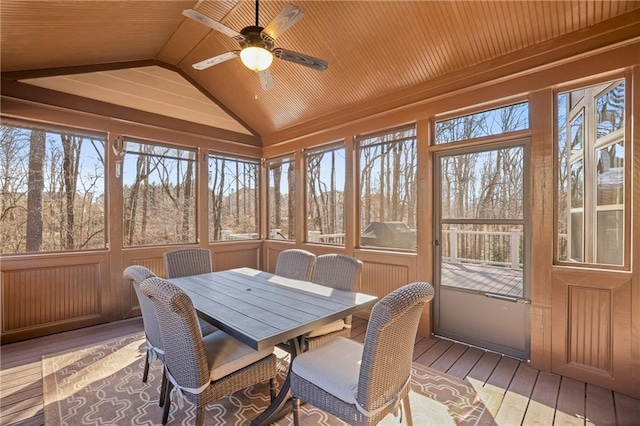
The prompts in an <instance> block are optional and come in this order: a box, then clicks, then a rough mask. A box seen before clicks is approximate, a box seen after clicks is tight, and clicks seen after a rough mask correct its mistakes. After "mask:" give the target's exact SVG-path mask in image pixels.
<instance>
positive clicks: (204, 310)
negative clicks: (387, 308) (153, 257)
mask: <svg viewBox="0 0 640 426" xmlns="http://www.w3.org/2000/svg"><path fill="white" fill-rule="evenodd" d="M169 281H171V282H172V283H173V284H175V285H177V286H178V287H180V288H181V289H182V290H183V291H184V292H185V293H187V295H188V296H189V297H190V298H191V300H192V302H193V305H194V307H195V309H196V311H197V313H198V316H199V317H200V318H202V319H204V320H206V321H207V322H209V323H211V324H213V325H214V326H216V327H218V328H219V329H220V330H222V331H224V332H225V333H227V334H229V335H231V336H233V337H235V338H236V339H238V340H240V341H241V342H243V343H245V344H246V345H248V346H250V347H252V348H254V349H255V350H262V349H265V348H269V347H274V346H277V345H281V344H283V343H285V342H286V343H287V344H288V346H287V349H288V351H289V353H290V362H289V369H288V370H287V375H286V378H285V381H284V383H283V385H282V387H281V389H280V390H279V392H278V395H277V396H276V398H275V399H274V401H273V402H272V403H271V404H270V405H269V406H268V407H267V408H266V409H265V410H264V411H263V412H262V413H261V414H260V415H259V416H258V417H256V418H255V419H253V421H252V422H251V424H252V425H268V424H271V423H273V422H275V421H276V420H278V419H279V418H281V417H282V416H284V415H285V414H286V413H287V412H288V411H289V410H290V404H288V403H287V402H288V400H289V397H290V392H289V391H290V367H291V363H292V362H293V359H294V358H295V357H296V356H297V355H298V354H299V353H300V352H301V351H302V350H303V347H304V345H303V344H302V343H303V338H304V335H305V334H306V333H308V332H310V331H312V330H315V329H317V328H319V327H321V326H323V325H327V324H329V323H331V322H333V321H335V320H338V319H343V318H345V317H346V316H348V315H352V314H355V313H356V312H359V311H361V310H364V309H367V308H369V307H371V306H372V305H373V304H374V303H375V302H376V301H377V297H376V296H373V295H369V294H363V293H358V292H351V291H344V290H337V289H334V288H331V287H328V286H324V285H320V284H315V283H312V282H309V281H301V280H295V279H291V278H285V277H281V276H278V275H275V274H272V273H269V272H264V271H260V270H257V269H253V268H236V269H230V270H225V271H217V272H211V273H206V274H200V275H191V276H184V277H179V278H171V279H169Z"/></svg>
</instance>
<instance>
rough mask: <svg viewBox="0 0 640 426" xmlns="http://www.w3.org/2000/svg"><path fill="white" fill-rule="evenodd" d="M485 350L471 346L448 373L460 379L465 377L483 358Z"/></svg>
mask: <svg viewBox="0 0 640 426" xmlns="http://www.w3.org/2000/svg"><path fill="white" fill-rule="evenodd" d="M483 354H484V351H482V350H480V349H478V348H473V347H469V348H468V349H467V350H466V351H465V352H464V353H463V354H462V356H461V357H460V358H458V360H457V361H456V362H455V364H453V365H452V366H451V368H449V369H448V370H447V374H450V375H452V376H454V377H457V378H459V379H464V378H465V377H467V374H469V372H470V371H471V369H472V368H473V367H474V366H475V365H476V363H477V362H478V361H479V360H480V358H482V355H483Z"/></svg>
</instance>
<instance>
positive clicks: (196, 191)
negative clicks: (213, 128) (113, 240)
mask: <svg viewBox="0 0 640 426" xmlns="http://www.w3.org/2000/svg"><path fill="white" fill-rule="evenodd" d="M119 139H120V143H121V146H120V148H121V149H120V152H118V156H119V160H118V162H117V163H116V166H115V167H120V174H119V176H117V179H118V180H119V188H120V191H121V197H122V213H123V214H122V236H121V238H122V249H123V250H129V249H137V248H144V247H162V246H181V245H193V244H197V243H199V242H200V238H199V235H200V229H199V220H198V217H199V212H198V210H199V196H198V195H199V185H200V183H199V178H198V175H199V167H200V164H199V161H198V158H199V154H200V149H199V148H197V147H190V146H184V145H180V144H178V143H176V144H172V143H170V142H165V141H156V140H151V139H145V138H140V137H137V136H129V135H126V134H123V135H120V136H119ZM127 142H131V143H136V144H144V145H153V146H157V147H162V148H167V149H173V150H177V151H187V152H192V153H193V155H194V158H193V160H189V159H185V158H180V157H176V156H167V157H166V158H168V159H171V160H178V161H180V160H181V161H193V165H194V169H193V190H192V197H193V210H194V215H193V240H192V241H180V242H161V243H148V244H140V245H127V244H126V243H125V241H126V236H125V234H124V232H125V230H126V229H125V226H124V220H125V217H124V213H125V211H124V203H125V196H124V192H123V189H124V182H123V177H124V155H125V154H126V153H130V154H135V155H145V156H146V155H151V156H154V157H156V155H153V154H145V153H136V152H135V151H128V150H127V149H126V148H125V146H126V143H127Z"/></svg>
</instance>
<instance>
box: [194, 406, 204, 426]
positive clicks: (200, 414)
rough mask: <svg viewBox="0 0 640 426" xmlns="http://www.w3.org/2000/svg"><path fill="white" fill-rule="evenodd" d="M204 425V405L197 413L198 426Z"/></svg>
mask: <svg viewBox="0 0 640 426" xmlns="http://www.w3.org/2000/svg"><path fill="white" fill-rule="evenodd" d="M203 425H204V405H202V406H200V407H198V410H197V411H196V426H203Z"/></svg>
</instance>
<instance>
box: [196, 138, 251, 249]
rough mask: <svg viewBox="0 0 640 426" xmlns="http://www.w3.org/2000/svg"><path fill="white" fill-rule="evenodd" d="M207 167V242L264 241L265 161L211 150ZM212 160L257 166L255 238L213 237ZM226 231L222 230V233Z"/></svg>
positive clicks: (208, 154)
mask: <svg viewBox="0 0 640 426" xmlns="http://www.w3.org/2000/svg"><path fill="white" fill-rule="evenodd" d="M205 158H206V167H207V183H206V187H207V198H206V200H204V203H205V204H206V206H207V207H206V215H207V240H208V244H218V243H222V244H225V243H232V242H255V241H260V240H262V239H263V235H262V226H261V219H262V218H261V215H262V206H261V203H260V197H261V196H260V193H261V187H262V169H263V159H262V158H254V157H245V156H242V155H236V154H230V153H226V152H220V151H215V150H209V151H208V152H207V154H206V157H205ZM212 158H217V159H224V160H231V161H236V162H240V163H247V164H253V165H255V166H256V174H255V208H256V209H257V218H256V227H255V229H256V232H251V234H257V235H256V237H255V238H247V239H241V240H224V239H219V240H214V239H212V238H213V235H214V232H212V228H211V226H212V225H211V221H210V218H209V216H210V214H211V212H210V206H209V202H210V200H211V188H210V187H209V181H210V161H211V159H212ZM222 231H224V229H222V230H221V232H222Z"/></svg>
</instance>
